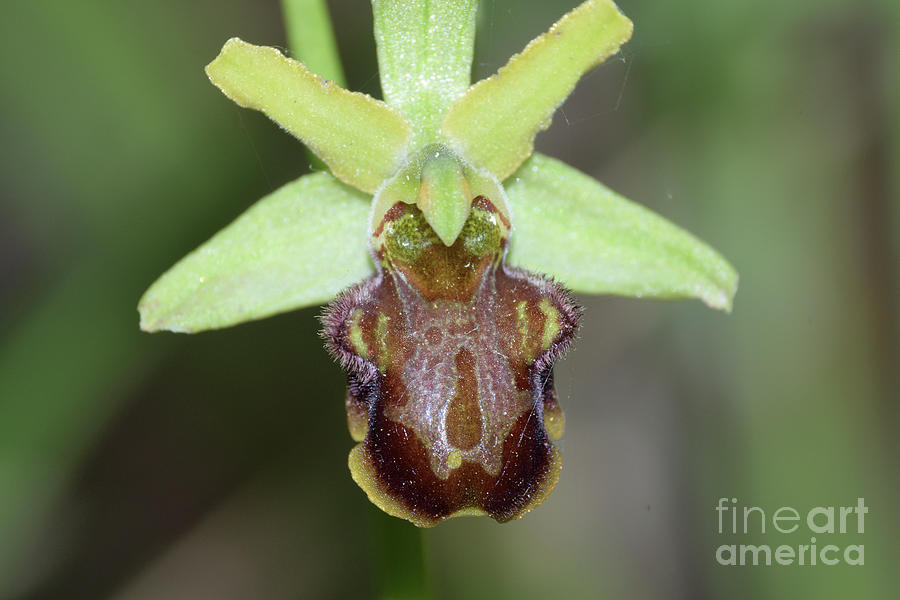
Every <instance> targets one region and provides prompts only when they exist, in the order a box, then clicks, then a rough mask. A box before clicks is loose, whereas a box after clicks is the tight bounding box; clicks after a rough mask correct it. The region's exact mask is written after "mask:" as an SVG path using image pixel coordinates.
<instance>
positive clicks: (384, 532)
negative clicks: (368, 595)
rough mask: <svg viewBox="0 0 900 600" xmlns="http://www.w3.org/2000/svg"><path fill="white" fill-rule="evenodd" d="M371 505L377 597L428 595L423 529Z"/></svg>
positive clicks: (409, 599) (399, 599)
mask: <svg viewBox="0 0 900 600" xmlns="http://www.w3.org/2000/svg"><path fill="white" fill-rule="evenodd" d="M370 508H371V510H370V511H369V514H370V515H371V524H372V542H373V543H372V552H373V556H374V559H375V560H374V562H373V565H372V566H373V568H374V570H375V579H376V583H377V586H378V588H377V597H378V598H380V599H381V600H425V599H427V598H430V597H431V594H430V593H429V590H428V578H427V576H426V573H425V550H424V544H423V539H422V538H423V535H424V533H423V531H422V530H421V529H419V528H418V527H416V526H414V525H412V524H410V523H408V522H406V521H403V520H401V519H397V518H395V517H392V516H389V515H387V514H385V513H383V512H381V510H379V509H377V508H375V507H374V506H372V507H370Z"/></svg>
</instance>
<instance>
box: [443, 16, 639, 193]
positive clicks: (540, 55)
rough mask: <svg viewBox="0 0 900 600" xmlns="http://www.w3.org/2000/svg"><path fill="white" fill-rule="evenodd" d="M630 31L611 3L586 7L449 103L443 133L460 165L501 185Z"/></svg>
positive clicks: (564, 18) (565, 19)
mask: <svg viewBox="0 0 900 600" xmlns="http://www.w3.org/2000/svg"><path fill="white" fill-rule="evenodd" d="M631 31H632V24H631V21H629V20H628V19H627V18H626V17H625V16H624V15H623V14H622V13H620V12H619V9H618V8H617V7H616V5H615V4H613V3H612V2H610V1H609V0H590V1H588V2H585V3H584V4H582V5H581V6H579V7H577V8H575V9H574V10H573V11H572V12H570V13H569V14H567V15H565V16H564V17H563V18H562V19H560V20H559V21H558V22H557V23H556V24H554V25H553V27H551V28H550V30H549V31H547V32H546V33H544V34H543V35H541V36H540V37H538V38H537V39H535V40H533V41H532V42H531V43H530V44H528V46H527V47H526V48H525V49H524V50H523V51H522V52H521V53H520V54H517V55H516V56H513V57H512V58H511V59H510V60H509V62H508V63H507V64H506V66H504V67H502V68H501V69H500V70H499V71H498V72H497V74H496V75H494V76H492V77H489V78H488V79H484V80H482V81H479V82H478V83H476V84H475V85H473V86H472V87H471V88H469V90H468V91H467V92H466V93H465V94H464V95H463V96H462V97H460V98H459V99H458V100H457V101H456V102H454V103H453V105H452V106H451V107H450V109H449V111H448V112H447V115H446V117H445V118H444V121H443V124H442V125H441V130H442V133H443V135H444V136H445V138H446V139H447V140H448V141H449V143H450V145H451V146H452V147H453V148H454V149H455V150H456V151H457V152H459V154H460V155H462V156H463V157H464V158H465V159H466V160H468V161H470V162H472V163H474V164H475V165H477V166H479V167H484V168H486V169H487V170H489V171H491V172H492V173H493V174H494V175H496V176H497V177H498V178H499V179H500V180H503V179H506V177H508V176H509V175H510V174H512V173H513V172H514V171H515V170H516V168H518V166H519V165H521V164H522V161H524V160H525V159H526V158H528V157H529V156H530V155H531V153H532V151H533V150H534V137H535V135H537V133H538V132H539V131H541V130H542V129H546V128H547V127H548V126H549V125H550V121H551V119H552V116H553V113H554V111H556V109H557V107H559V105H560V104H562V102H563V100H565V99H566V97H567V96H568V95H569V94H570V93H571V92H572V89H573V88H574V87H575V84H576V83H577V82H578V80H579V79H580V78H581V76H582V75H583V74H584V73H585V72H586V71H588V70H590V69H591V68H593V67H595V66H596V65H598V64H600V63H601V62H603V61H604V60H605V59H606V58H607V57H609V56H611V55H612V54H615V53H616V52H617V51H618V49H619V47H620V46H621V45H622V44H624V43H625V42H626V41H628V39H629V38H630V37H631Z"/></svg>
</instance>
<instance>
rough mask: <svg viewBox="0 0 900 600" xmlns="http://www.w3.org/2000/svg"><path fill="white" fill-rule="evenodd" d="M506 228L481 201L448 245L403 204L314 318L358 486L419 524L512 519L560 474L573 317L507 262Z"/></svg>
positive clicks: (549, 288) (550, 291) (559, 296)
mask: <svg viewBox="0 0 900 600" xmlns="http://www.w3.org/2000/svg"><path fill="white" fill-rule="evenodd" d="M506 230H508V224H507V223H504V222H503V221H502V215H500V213H499V212H498V211H497V209H496V208H495V207H494V205H493V204H491V203H490V201H488V200H487V199H485V198H481V197H479V198H476V199H475V201H473V204H472V212H471V214H470V216H469V219H468V221H467V222H466V224H465V226H464V227H463V230H462V233H461V234H460V236H459V238H458V239H457V240H456V241H455V242H454V244H453V245H452V246H446V245H444V244H443V243H442V242H441V241H440V240H439V239H438V238H437V236H436V235H435V234H434V232H433V231H432V230H431V229H430V227H429V226H428V225H427V223H426V222H425V220H424V217H423V216H422V214H421V212H420V211H419V210H418V208H416V207H415V206H414V205H407V204H401V203H398V204H397V205H395V206H394V207H393V208H391V210H389V211H388V212H387V213H386V215H385V217H384V221H383V222H382V223H381V224H379V226H378V227H377V228H376V229H375V233H374V237H373V247H374V249H375V254H376V256H377V258H378V261H379V263H380V267H381V268H380V270H379V273H378V274H377V275H375V276H374V277H372V278H371V279H369V280H367V281H365V282H363V283H361V284H359V285H358V286H356V287H354V288H351V289H350V290H348V291H346V292H345V293H344V294H342V295H341V296H340V297H338V298H337V299H336V300H335V301H334V302H333V303H332V304H331V306H330V307H329V308H328V311H327V312H326V314H325V316H324V318H323V322H324V325H325V328H324V332H323V334H324V336H325V338H326V342H327V346H328V348H329V350H330V351H331V352H332V353H333V354H334V356H335V357H337V358H338V360H339V361H340V362H341V364H342V366H344V368H345V369H346V370H347V372H348V397H347V410H348V422H349V424H350V429H351V433H352V435H353V437H354V439H357V440H361V443H360V444H359V445H357V446H356V447H355V448H354V449H353V451H352V452H351V455H350V468H351V472H352V474H353V478H354V479H355V480H356V482H357V483H358V484H359V485H360V486H361V487H362V488H363V489H364V490H365V492H366V493H367V494H368V495H369V498H370V499H371V500H372V501H373V502H374V503H375V504H376V505H378V506H379V507H380V508H382V509H383V510H385V511H386V512H388V513H390V514H392V515H395V516H399V517H402V518H405V519H408V520H410V521H412V522H413V523H415V524H416V525H420V526H430V525H434V524H436V523H438V522H440V521H442V520H443V519H446V518H448V517H451V516H455V515H464V514H487V515H490V516H491V517H493V518H495V519H497V520H498V521H508V520H510V519H513V518H516V517H519V516H521V515H522V514H524V513H525V512H527V511H528V510H530V509H531V508H533V507H534V506H536V505H537V504H539V503H540V502H541V501H543V499H544V498H545V497H546V496H547V494H549V492H550V490H551V489H552V488H553V486H554V485H555V483H556V480H557V478H558V476H559V469H560V456H559V452H558V450H557V448H556V447H555V445H554V443H553V441H552V440H553V439H557V438H558V437H559V436H560V435H561V434H562V427H563V419H562V411H561V410H560V408H559V405H558V403H557V400H556V393H555V391H554V389H553V377H552V368H553V362H554V361H555V360H556V358H558V357H559V356H560V355H561V354H562V353H563V352H564V351H565V349H566V348H567V347H568V345H569V343H570V341H571V340H572V337H573V336H574V333H575V330H576V328H577V326H578V320H579V309H578V308H577V307H576V306H575V304H574V303H573V301H572V300H571V298H570V296H569V294H568V293H567V292H566V291H565V290H564V289H563V288H562V287H561V286H559V285H558V284H556V283H554V282H553V281H551V280H549V279H546V278H544V277H541V276H537V275H533V274H530V273H526V272H524V271H521V270H518V269H513V268H511V267H508V266H506V265H505V264H504V263H503V261H502V256H503V250H504V247H505V244H506V240H505V238H504V236H503V232H504V231H506Z"/></svg>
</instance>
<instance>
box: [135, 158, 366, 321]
mask: <svg viewBox="0 0 900 600" xmlns="http://www.w3.org/2000/svg"><path fill="white" fill-rule="evenodd" d="M369 211H370V198H369V197H368V196H366V195H364V194H362V193H360V192H358V191H356V190H354V189H352V188H350V187H348V186H346V185H344V184H343V183H340V182H339V181H337V180H335V179H334V178H333V177H332V176H331V175H329V174H328V173H316V174H314V175H306V176H304V177H301V178H300V179H297V180H296V181H293V182H291V183H289V184H287V185H285V186H284V187H282V188H280V189H279V190H277V191H275V192H273V193H272V194H269V195H268V196H266V197H265V198H263V199H262V200H260V201H259V202H257V203H256V204H254V205H253V206H252V207H250V209H249V210H247V212H245V213H244V214H243V215H241V216H240V217H238V219H237V220H236V221H234V222H233V223H232V224H231V225H229V226H228V227H226V228H225V229H223V230H221V231H220V232H219V233H217V234H216V235H215V236H213V237H212V239H210V240H209V241H208V242H206V243H205V244H203V245H202V246H200V247H199V248H198V249H196V250H194V251H193V252H192V253H191V254H189V255H188V256H186V257H185V258H184V259H182V260H181V261H180V262H179V263H178V264H176V265H175V266H174V267H172V268H171V269H170V270H169V271H168V272H166V273H165V274H164V275H163V276H162V277H160V278H159V279H158V280H157V281H156V282H155V283H154V284H153V285H152V286H151V287H150V289H149V290H147V292H146V293H145V294H144V297H143V298H141V301H140V304H139V306H138V310H139V311H140V313H141V329H143V330H144V331H158V330H163V329H167V330H169V331H178V332H184V333H192V332H195V331H203V330H205V329H217V328H221V327H228V326H229V325H235V324H237V323H241V322H243V321H250V320H254V319H261V318H263V317H267V316H270V315H274V314H277V313H281V312H285V311H289V310H293V309H297V308H302V307H304V306H313V305H316V304H322V303H324V302H327V301H328V300H330V299H331V298H332V297H334V296H335V294H337V293H338V292H339V291H341V290H342V289H344V288H345V287H347V286H349V285H351V284H353V283H356V282H358V281H361V280H362V279H364V278H365V277H367V276H369V275H371V274H372V273H373V272H374V269H373V266H372V263H371V261H370V259H369V253H368V241H367V240H368V238H367V236H366V227H367V220H368V216H369Z"/></svg>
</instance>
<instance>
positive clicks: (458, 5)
mask: <svg viewBox="0 0 900 600" xmlns="http://www.w3.org/2000/svg"><path fill="white" fill-rule="evenodd" d="M372 11H373V14H374V25H375V42H376V43H377V47H378V70H379V72H380V75H381V89H382V91H383V93H384V99H385V102H387V103H388V104H390V105H391V106H393V107H395V108H397V109H398V110H399V111H400V112H401V113H402V114H403V116H404V117H406V119H407V120H408V121H409V123H410V124H411V125H412V126H413V129H414V131H415V136H416V141H415V145H416V146H417V147H421V146H423V145H425V144H428V143H431V142H437V141H439V139H438V131H439V129H440V123H441V118H442V117H443V115H444V113H445V112H446V111H447V108H448V107H449V106H450V104H451V103H452V102H453V101H454V100H456V99H457V98H458V97H459V96H461V95H462V94H463V92H465V91H466V89H467V88H468V87H469V83H470V81H471V70H472V51H473V47H474V43H475V17H476V15H477V12H478V2H477V1H476V0H453V1H449V0H372Z"/></svg>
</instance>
